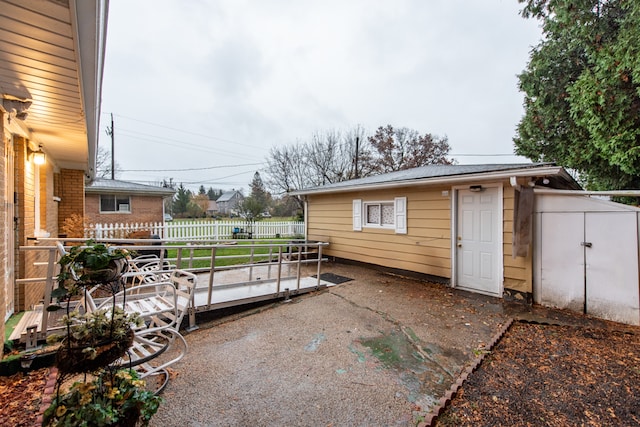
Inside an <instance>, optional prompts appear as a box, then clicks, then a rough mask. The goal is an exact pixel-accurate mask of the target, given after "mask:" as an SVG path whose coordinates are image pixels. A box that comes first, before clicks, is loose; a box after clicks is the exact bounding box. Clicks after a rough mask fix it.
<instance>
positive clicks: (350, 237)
mask: <svg viewBox="0 0 640 427" xmlns="http://www.w3.org/2000/svg"><path fill="white" fill-rule="evenodd" d="M443 190H449V189H448V188H444V187H438V188H429V189H425V188H410V189H400V190H380V191H367V192H351V193H343V194H332V195H313V196H310V197H309V201H310V203H309V205H308V206H309V209H308V213H307V215H308V216H307V217H308V224H309V228H308V236H309V238H310V239H315V240H324V241H328V242H329V243H330V245H329V247H328V248H327V251H326V253H327V255H329V256H334V257H338V258H345V259H350V260H354V261H360V262H366V263H371V264H377V265H381V266H384V267H389V268H397V269H402V270H409V271H415V272H418V273H423V274H430V275H434V276H439V277H444V278H450V275H451V232H450V229H451V213H450V207H451V200H450V197H449V196H443V195H442V191H443ZM396 197H407V234H396V232H395V231H394V230H392V229H382V228H369V227H363V228H362V231H354V230H353V213H352V210H353V205H352V202H353V200H354V199H362V200H363V202H367V201H393V200H394V198H396Z"/></svg>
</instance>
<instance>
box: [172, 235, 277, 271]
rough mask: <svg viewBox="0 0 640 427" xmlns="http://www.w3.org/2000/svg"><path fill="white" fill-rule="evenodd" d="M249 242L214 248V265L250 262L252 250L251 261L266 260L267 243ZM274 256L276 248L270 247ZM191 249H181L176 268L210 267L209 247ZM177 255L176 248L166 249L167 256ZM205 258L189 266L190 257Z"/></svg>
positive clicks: (173, 256) (173, 257) (195, 260)
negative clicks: (253, 243) (252, 243)
mask: <svg viewBox="0 0 640 427" xmlns="http://www.w3.org/2000/svg"><path fill="white" fill-rule="evenodd" d="M286 241H287V239H282V240H281V241H280V242H286ZM269 242H276V241H275V240H269ZM248 245H250V243H244V242H238V243H237V245H235V246H233V247H225V248H216V267H223V266H227V265H238V264H248V263H250V262H251V253H252V250H253V262H260V261H266V260H268V254H269V249H270V248H269V245H268V244H266V242H265V243H261V244H259V245H260V246H254V247H253V248H252V247H249V246H248ZM271 251H272V254H273V255H274V256H277V255H278V248H277V247H273V248H271ZM191 252H192V251H191V250H189V249H186V248H185V249H183V250H182V262H181V265H179V266H177V267H178V268H211V252H212V250H211V249H194V250H193V255H192V254H191ZM177 257H178V250H177V249H169V250H168V258H170V259H175V258H177ZM192 257H193V258H205V259H194V260H193V262H192V264H191V266H189V264H188V263H189V259H190V258H192Z"/></svg>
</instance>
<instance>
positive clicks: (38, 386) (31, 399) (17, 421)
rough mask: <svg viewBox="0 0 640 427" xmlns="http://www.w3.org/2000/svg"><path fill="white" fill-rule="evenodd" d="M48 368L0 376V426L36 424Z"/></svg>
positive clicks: (27, 426) (25, 426)
mask: <svg viewBox="0 0 640 427" xmlns="http://www.w3.org/2000/svg"><path fill="white" fill-rule="evenodd" d="M48 378H49V368H42V369H37V370H34V371H31V372H28V373H26V374H24V373H22V372H20V373H17V374H14V375H11V376H8V377H2V376H0V426H14V427H32V426H36V425H39V424H38V422H37V419H38V414H39V412H40V404H41V401H42V394H43V391H44V388H45V383H46V381H47V379H48Z"/></svg>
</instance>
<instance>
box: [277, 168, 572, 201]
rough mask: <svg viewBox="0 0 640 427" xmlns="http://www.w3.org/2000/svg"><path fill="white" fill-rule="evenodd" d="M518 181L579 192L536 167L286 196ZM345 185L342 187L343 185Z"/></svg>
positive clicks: (560, 175)
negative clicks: (544, 181) (542, 181)
mask: <svg viewBox="0 0 640 427" xmlns="http://www.w3.org/2000/svg"><path fill="white" fill-rule="evenodd" d="M514 176H515V177H519V178H532V179H537V178H554V179H555V181H556V188H563V189H570V190H571V189H572V190H580V189H581V187H580V185H578V184H577V183H576V181H575V180H574V179H573V178H572V177H571V175H569V173H568V172H567V171H566V170H565V169H564V168H563V167H561V166H538V167H532V168H522V169H508V170H501V171H489V172H480V173H468V174H461V175H448V176H439V177H429V178H416V179H407V180H398V181H389V182H376V183H366V184H354V185H344V186H341V187H327V188H325V187H317V188H312V189H308V190H297V191H292V192H291V193H289V195H291V196H310V195H316V194H335V193H347V192H357V191H371V190H385V189H393V188H403V187H414V186H435V185H460V184H463V183H471V182H472V183H478V182H490V181H502V180H508V179H510V178H511V177H514ZM345 184H346V183H345Z"/></svg>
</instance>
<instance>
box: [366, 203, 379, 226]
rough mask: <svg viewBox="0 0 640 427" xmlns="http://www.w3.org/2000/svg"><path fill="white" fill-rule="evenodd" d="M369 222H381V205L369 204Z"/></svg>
mask: <svg viewBox="0 0 640 427" xmlns="http://www.w3.org/2000/svg"><path fill="white" fill-rule="evenodd" d="M367 224H380V205H367Z"/></svg>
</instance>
